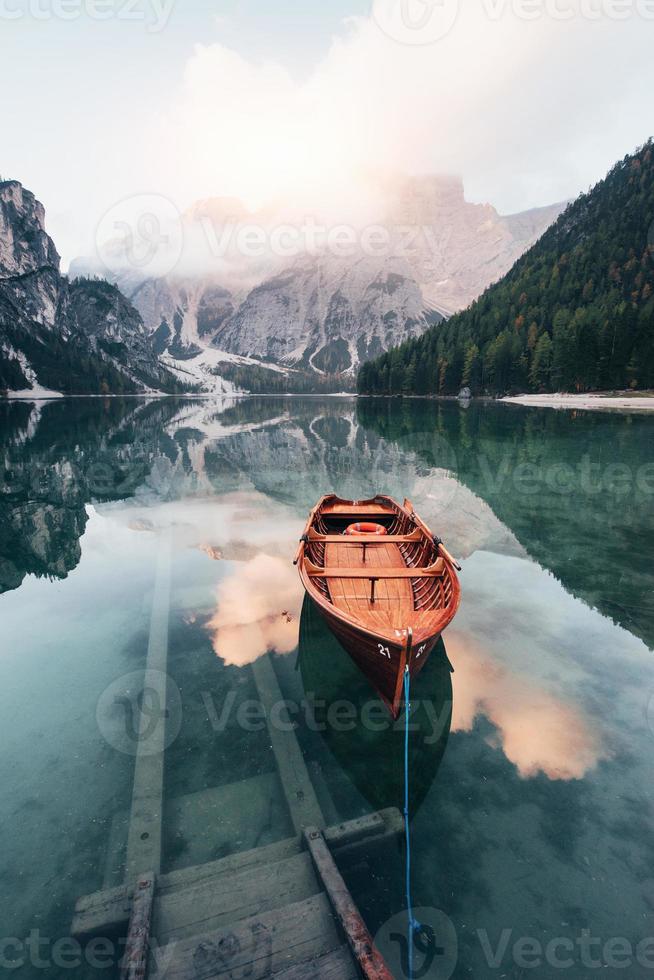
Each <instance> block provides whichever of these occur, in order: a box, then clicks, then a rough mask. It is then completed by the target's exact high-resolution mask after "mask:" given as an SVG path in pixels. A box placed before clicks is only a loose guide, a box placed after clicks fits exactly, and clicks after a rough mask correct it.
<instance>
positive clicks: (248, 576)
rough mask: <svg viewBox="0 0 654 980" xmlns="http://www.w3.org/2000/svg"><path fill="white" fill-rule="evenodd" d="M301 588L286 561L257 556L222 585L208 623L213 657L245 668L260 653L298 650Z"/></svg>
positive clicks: (263, 555)
mask: <svg viewBox="0 0 654 980" xmlns="http://www.w3.org/2000/svg"><path fill="white" fill-rule="evenodd" d="M301 592H302V587H301V585H300V582H299V580H298V575H297V572H296V570H295V568H293V566H292V565H291V563H290V561H289V560H286V561H282V559H281V558H274V557H272V556H270V555H265V554H260V555H257V556H256V558H252V559H251V560H250V561H246V562H244V563H243V564H242V565H240V566H239V567H237V568H236V569H235V571H234V572H233V573H232V574H230V575H228V577H227V578H225V579H223V580H222V581H221V582H220V584H219V586H218V589H217V594H216V599H217V608H216V611H215V613H214V614H213V616H212V617H211V618H210V620H209V622H208V623H207V629H208V630H209V631H210V632H211V635H212V640H213V648H214V650H215V651H216V654H217V655H218V656H219V657H220V658H221V659H222V660H224V662H225V663H226V664H227V665H229V666H236V667H244V666H245V665H246V664H251V663H253V662H254V661H255V660H257V659H258V658H259V657H261V656H263V654H265V653H269V652H271V651H273V650H274V651H275V652H276V653H281V654H283V653H290V652H291V651H292V650H295V648H296V647H297V638H298V613H299V609H300V602H301Z"/></svg>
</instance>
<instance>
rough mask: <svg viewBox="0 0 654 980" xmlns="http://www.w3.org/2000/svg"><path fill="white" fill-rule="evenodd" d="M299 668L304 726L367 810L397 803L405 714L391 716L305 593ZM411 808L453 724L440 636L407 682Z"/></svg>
mask: <svg viewBox="0 0 654 980" xmlns="http://www.w3.org/2000/svg"><path fill="white" fill-rule="evenodd" d="M298 657H299V668H300V672H301V675H302V682H303V684H304V691H305V695H306V697H307V699H308V701H309V703H310V704H311V705H312V712H311V715H312V716H311V719H310V724H311V725H312V726H313V727H314V729H315V730H316V731H317V732H319V733H320V735H321V737H322V739H323V740H324V741H325V743H326V745H327V747H328V749H329V751H330V752H331V753H332V754H333V755H334V757H335V758H336V759H337V760H338V763H339V766H340V767H341V768H342V770H343V771H344V772H346V773H347V774H348V775H349V777H350V778H351V780H352V782H353V784H354V785H355V786H356V788H357V789H358V791H359V792H360V793H361V794H362V795H363V796H364V797H365V799H366V800H367V801H368V803H369V804H370V807H371V809H372V810H381V809H383V808H385V807H389V806H398V805H400V803H401V801H402V800H403V795H404V727H405V714H404V712H403V713H402V714H401V715H400V717H399V719H398V720H397V721H393V719H392V718H391V716H390V715H389V713H388V711H387V709H386V708H385V707H384V705H383V704H382V703H381V701H380V700H379V699H378V698H377V697H376V696H375V694H374V692H373V691H372V689H371V687H370V683H369V681H368V680H367V679H366V677H365V676H364V675H363V674H362V673H361V671H360V670H359V669H358V667H357V666H356V664H355V663H354V662H353V661H352V659H351V657H350V656H349V655H348V654H347V653H346V652H345V651H344V650H343V648H342V647H341V645H340V644H339V643H338V641H337V640H336V638H335V637H334V636H333V634H332V633H331V631H330V630H329V629H328V628H327V625H326V624H325V621H324V619H323V618H322V617H321V616H320V614H319V612H318V610H317V609H316V607H315V605H314V603H313V602H312V601H311V599H310V598H309V597H308V596H305V599H304V603H303V605H302V617H301V620H300V645H299V652H298ZM411 701H412V708H411V713H410V726H411V742H410V754H409V767H410V771H411V795H410V801H409V808H410V813H411V815H413V814H414V813H416V811H417V810H418V809H419V808H420V806H421V804H422V802H423V800H424V798H425V796H426V794H427V792H428V790H429V787H430V786H431V784H432V783H433V781H434V780H435V778H436V774H437V772H438V767H439V765H440V762H441V759H442V758H443V754H444V752H445V748H446V746H447V739H448V736H449V733H450V726H451V722H452V681H451V673H450V663H449V661H448V658H447V654H446V652H445V646H444V643H443V640H442V639H441V640H440V641H439V643H438V644H437V646H436V647H435V649H434V651H433V653H432V654H431V656H430V658H429V660H428V662H427V664H426V666H425V667H424V668H423V670H422V671H421V673H420V674H419V675H418V677H416V679H415V681H414V683H413V685H412V695H411Z"/></svg>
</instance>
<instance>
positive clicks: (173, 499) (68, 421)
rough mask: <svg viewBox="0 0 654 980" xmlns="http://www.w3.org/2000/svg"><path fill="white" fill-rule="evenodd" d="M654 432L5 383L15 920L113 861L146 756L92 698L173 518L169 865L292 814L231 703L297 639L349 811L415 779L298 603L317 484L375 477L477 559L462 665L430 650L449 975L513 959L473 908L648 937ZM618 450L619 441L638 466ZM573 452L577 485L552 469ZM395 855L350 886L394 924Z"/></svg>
mask: <svg viewBox="0 0 654 980" xmlns="http://www.w3.org/2000/svg"><path fill="white" fill-rule="evenodd" d="M651 431H652V420H651V419H648V418H643V417H640V416H639V417H635V416H634V417H630V416H627V417H622V416H607V415H602V416H600V417H596V416H592V415H590V416H589V415H585V416H577V417H576V418H572V417H570V416H569V415H568V414H567V413H561V414H557V413H553V412H539V411H538V410H532V409H521V408H513V407H511V408H507V407H506V406H496V405H479V404H477V403H473V404H472V405H471V406H470V407H469V408H468V410H467V411H465V412H464V411H463V410H462V409H461V408H460V407H459V406H458V405H456V404H450V403H448V404H433V403H429V404H427V403H422V402H405V403H400V402H397V401H393V402H383V403H381V404H376V403H373V402H365V403H361V404H360V405H359V406H357V405H356V404H355V403H354V402H353V401H350V400H336V399H329V400H325V401H322V400H318V399H306V400H298V399H286V400H285V399H251V400H241V401H238V402H235V403H230V402H228V401H227V402H224V403H220V404H219V403H215V404H214V403H209V402H202V403H195V402H193V401H190V400H185V401H175V400H165V401H156V402H152V403H145V402H135V401H132V402H121V401H120V400H119V399H111V400H107V401H103V400H93V401H76V402H63V403H57V404H53V405H45V406H43V407H42V408H41V409H40V410H38V411H37V410H35V409H33V408H32V407H31V406H29V405H25V404H20V405H6V404H0V449H1V451H2V459H3V465H2V467H0V591H3V592H4V593H5V594H4V595H2V596H0V616H1V617H2V628H1V630H0V746H1V749H0V776H1V778H2V784H3V787H4V793H3V794H2V796H1V797H0V825H1V826H2V830H3V841H4V845H5V846H4V849H3V854H2V857H1V858H0V918H1V919H2V921H3V924H5V925H6V930H7V934H18V935H24V934H27V933H28V932H29V929H30V928H31V927H32V926H33V925H34V924H35V923H36V922H38V923H39V924H44V927H45V926H47V928H48V929H49V931H50V934H51V935H56V936H64V935H66V932H65V930H66V929H67V928H68V927H69V923H70V912H71V908H72V905H73V904H74V902H75V900H76V898H77V897H78V896H79V895H80V894H82V893H85V892H89V891H92V890H94V889H96V888H99V887H102V883H103V881H108V882H112V883H115V879H113V878H111V876H110V873H109V871H105V867H107V868H108V867H109V862H108V859H107V851H108V850H111V847H114V849H115V845H116V839H117V838H116V831H115V827H116V826H118V824H117V823H116V820H117V817H116V814H117V812H120V813H122V814H124V813H127V812H128V809H129V803H130V793H131V776H132V769H131V767H132V764H133V760H132V759H131V758H129V759H128V758H127V757H120V758H118V756H117V754H116V752H115V750H113V749H112V748H111V746H110V745H108V744H106V741H103V739H102V738H101V735H100V733H99V732H98V731H97V726H96V722H95V718H96V706H97V702H98V699H99V698H100V697H101V695H102V692H103V691H105V690H106V689H107V688H110V687H111V685H112V684H114V683H115V682H116V680H117V679H119V678H120V677H121V676H130V675H131V674H132V673H133V672H135V671H139V670H142V668H143V665H144V661H145V653H146V650H147V643H148V629H149V623H150V612H151V608H152V591H153V577H154V576H153V569H154V565H155V561H156V554H157V543H158V539H159V538H160V537H161V535H162V533H163V532H166V531H168V530H170V532H171V540H172V547H173V551H172V555H173V567H172V583H171V606H170V653H169V661H168V667H169V671H170V674H171V677H172V678H173V679H174V680H175V683H176V684H177V686H178V688H179V690H180V691H181V693H182V699H183V719H182V728H181V732H180V734H179V736H178V738H177V739H176V740H175V742H174V743H173V744H172V745H171V746H170V748H169V750H168V752H167V755H166V781H165V782H166V794H167V798H169V801H170V803H171V807H172V812H173V813H174V814H176V816H175V818H174V820H172V822H171V824H170V829H169V837H168V839H167V840H166V843H165V852H166V853H165V861H166V866H167V867H171V868H172V867H186V866H187V865H188V864H189V863H193V862H194V861H198V860H208V859H212V858H215V857H217V856H221V855H222V854H223V853H227V852H228V850H229V848H231V847H233V846H235V845H234V841H236V842H237V846H239V847H241V846H243V847H245V846H254V845H255V844H256V843H257V842H258V841H260V840H264V841H270V840H278V839H279V838H280V836H284V835H285V834H287V833H290V831H289V830H288V815H287V814H286V811H285V803H284V799H283V794H282V793H281V790H280V788H279V785H278V783H279V779H278V777H277V774H276V772H275V760H274V757H273V753H272V750H271V744H270V737H269V732H268V729H267V727H266V723H265V721H264V722H262V727H257V729H256V730H255V731H252V730H250V729H247V730H246V729H245V728H244V727H243V725H242V724H241V723H240V722H239V717H241V715H239V710H240V709H241V710H242V712H243V716H246V715H247V711H246V709H247V708H248V705H249V703H250V702H251V701H253V700H256V699H257V697H258V694H257V687H256V684H255V681H254V675H255V671H256V667H253V664H254V663H258V664H259V665H261V663H262V661H261V657H262V656H264V655H265V654H266V653H267V651H269V650H274V651H275V653H276V654H282V656H274V657H273V661H274V669H275V672H276V675H277V677H278V679H279V684H280V687H281V689H282V693H283V695H284V697H285V698H287V697H288V698H289V699H291V700H293V701H294V703H297V704H300V703H301V702H302V700H303V699H306V697H307V695H308V694H311V693H313V694H314V695H315V700H316V701H318V702H321V701H322V702H324V706H323V708H321V707H320V704H318V707H317V709H316V710H317V712H318V718H319V720H320V718H321V717H322V721H323V722H325V723H326V724H322V725H318V726H316V725H314V728H313V730H312V729H311V728H309V727H308V725H307V723H305V721H304V716H303V715H302V717H298V729H297V736H298V739H299V740H300V743H301V746H302V750H303V752H304V755H305V759H306V761H307V765H308V767H309V768H310V770H311V773H312V775H314V773H315V772H316V771H317V772H318V774H319V776H320V780H322V783H323V784H325V786H326V791H325V797H327V796H328V795H329V796H331V798H332V799H333V801H334V802H335V806H336V808H337V810H338V812H337V813H336V814H335V815H333V819H336V818H337V817H345V816H347V817H349V816H356V815H359V814H360V813H362V812H367V811H368V810H370V809H372V808H377V807H382V806H389V805H401V801H402V786H401V775H402V751H401V750H402V745H401V742H402V739H401V734H399V733H397V732H394V731H391V730H388V729H386V730H385V731H379V732H378V731H375V730H373V729H372V728H370V727H369V725H368V726H366V724H364V723H363V721H362V716H363V712H364V709H365V708H366V706H367V705H369V704H370V703H371V702H374V698H373V697H372V692H371V690H370V688H369V686H368V684H367V683H366V681H365V679H363V678H362V677H361V676H360V675H358V672H357V669H356V667H355V666H354V664H352V662H351V660H350V659H349V657H347V655H346V654H344V653H343V651H342V650H341V649H340V647H338V644H337V641H336V640H335V639H334V638H333V636H332V634H331V633H330V632H329V631H328V630H327V629H326V627H325V626H324V624H323V623H322V621H321V620H319V619H315V617H314V618H313V620H312V617H311V611H310V610H308V609H307V608H306V606H305V607H304V610H303V612H302V613H301V602H302V593H301V589H300V585H299V580H298V579H297V578H296V573H295V571H294V569H293V568H292V566H291V564H290V560H291V557H292V554H293V552H294V550H295V546H296V543H297V537H298V535H299V533H300V532H301V528H302V526H303V524H304V522H305V520H306V514H307V512H308V510H309V509H310V507H311V506H313V504H314V503H315V501H316V499H317V498H318V497H319V496H320V495H321V494H322V493H323V492H326V491H332V490H333V491H336V492H339V493H341V494H342V495H344V496H347V497H352V498H359V497H365V496H369V495H371V491H372V492H373V493H374V492H377V491H382V490H383V491H386V492H389V493H392V494H394V495H396V496H400V497H402V496H403V495H404V494H405V493H406V494H407V495H408V496H409V497H411V498H412V499H413V502H414V504H415V506H416V508H417V509H418V510H419V512H420V513H421V514H423V515H424V517H425V519H426V520H427V521H428V522H429V523H430V524H431V525H432V526H434V528H435V529H438V530H439V531H440V532H441V533H442V534H443V536H444V537H446V539H447V543H448V545H450V546H451V550H453V551H454V552H456V553H457V554H458V555H459V556H461V557H462V558H464V559H465V561H464V572H463V576H462V579H463V586H464V601H463V604H462V607H461V611H460V614H459V617H458V618H457V621H456V624H455V625H454V627H453V629H452V631H450V632H448V634H447V636H446V642H447V653H448V656H449V657H450V659H451V661H452V663H453V664H454V666H455V668H456V673H455V674H454V676H453V678H451V677H450V675H449V671H448V670H447V664H446V661H445V655H444V654H443V656H442V657H441V656H440V655H439V656H436V655H435V656H434V657H433V658H432V661H430V672H426V673H425V674H424V676H423V677H421V681H422V682H424V689H421V690H420V691H419V699H420V701H421V702H422V706H423V708H424V715H423V717H422V720H421V721H420V725H421V729H420V733H421V737H420V739H418V738H416V739H415V740H414V742H413V744H412V752H413V753H414V754H413V757H412V772H413V774H414V796H413V799H412V816H413V832H414V846H415V854H416V863H415V878H416V900H417V901H419V902H420V903H421V904H423V905H425V906H431V907H436V908H442V909H444V910H445V911H446V912H447V914H448V915H449V916H450V917H451V918H452V919H453V921H454V923H455V926H456V928H457V932H458V935H459V939H460V950H461V952H460V962H459V967H458V974H455V975H460V976H469V975H473V976H475V977H480V978H485V977H487V976H495V975H501V973H502V972H504V973H506V974H507V975H508V976H511V975H513V974H514V973H515V969H514V967H515V964H513V963H512V962H511V961H510V960H505V961H503V962H502V964H501V969H500V971H499V973H497V971H495V972H493V971H492V970H490V968H489V967H488V964H487V963H486V961H485V960H484V958H483V955H482V953H481V951H480V947H479V944H478V942H477V941H476V939H475V935H476V933H475V930H477V929H487V930H488V931H489V936H490V941H491V942H492V944H493V946H494V947H496V946H497V943H498V942H499V938H500V937H501V934H502V930H503V929H505V928H509V929H511V930H513V936H514V938H518V937H519V936H537V937H540V938H541V939H542V938H543V937H549V936H552V935H559V934H563V935H565V936H569V937H571V938H572V939H573V940H575V939H576V937H577V936H578V935H579V933H580V931H581V930H583V929H585V928H590V929H593V930H594V931H595V932H596V933H597V934H599V935H601V936H602V937H603V938H604V939H605V940H608V939H610V937H611V936H614V935H625V936H629V937H630V938H631V939H633V940H634V941H635V942H637V941H640V940H641V939H643V938H644V936H645V934H646V932H647V931H651V929H649V927H648V925H647V923H648V922H649V921H650V918H651V911H652V907H653V905H652V902H653V897H652V896H653V895H654V891H653V890H652V873H651V868H652V866H653V865H654V845H653V844H652V841H654V833H653V831H654V825H653V821H652V809H651V797H652V775H651V754H652V746H654V733H653V731H652V727H653V726H654V723H651V713H650V715H649V716H648V706H649V705H650V703H651V701H652V695H653V694H654V662H653V661H652V657H651V651H650V650H648V646H647V645H649V646H652V645H653V643H654V605H653V599H654V595H653V592H652V577H651V571H650V565H651V554H652V550H653V549H654V523H653V522H654V508H653V507H652V506H651V504H652V495H651V494H648V490H647V484H646V479H645V477H646V469H644V468H646V467H647V466H648V465H649V464H650V457H651V446H652V439H651ZM430 433H434V434H435V438H433V439H431V438H430ZM611 463H620V464H621V465H623V466H625V467H627V470H624V472H623V479H622V482H621V489H620V487H619V486H617V485H614V483H612V482H611V481H612V480H614V478H615V476H616V473H615V472H614V473H613V475H611V473H610V471H609V470H608V467H609V464H611ZM524 464H529V466H535V467H536V468H535V470H533V469H532V470H524V469H522V470H521V469H520V468H521V467H523V466H524ZM559 464H564V465H565V466H566V467H568V469H567V470H564V471H562V470H560V469H559V470H558V472H559V473H561V472H563V474H564V476H565V479H566V480H568V481H569V480H572V481H575V480H576V483H574V482H573V483H572V484H571V486H572V491H570V490H568V491H566V492H559V490H557V489H556V487H555V483H556V481H555V480H554V481H553V476H552V474H553V472H554V469H553V468H554V467H556V466H559ZM598 465H599V466H600V470H599V471H597V468H596V467H597V466H598ZM589 466H590V467H591V469H590V470H589V469H588V467H589ZM588 474H590V477H589V475H588ZM525 475H526V476H527V477H528V479H527V480H526V483H525ZM638 476H640V478H641V479H640V480H638V479H633V477H638ZM625 477H626V478H628V479H625ZM589 479H590V482H589ZM598 479H599V480H600V484H598V483H597V481H598ZM629 479H630V480H631V482H629ZM598 486H599V487H600V492H597V488H598ZM553 487H554V488H553ZM534 488H535V492H534ZM47 579H55V580H56V581H51V582H50V581H47ZM35 613H37V614H35ZM300 617H301V622H300ZM299 629H301V644H300V650H299V665H298V666H299V669H298V670H297V671H296V670H295V669H294V668H295V664H296V657H295V645H296V643H297V636H298V630H299ZM643 640H644V641H645V642H643ZM441 652H442V651H441ZM342 700H346V701H347V700H350V701H351V702H352V705H353V706H354V708H355V727H354V729H352V728H350V730H348V731H345V730H340V728H341V727H342V726H341V725H340V724H339V723H338V721H337V723H336V724H333V723H332V722H333V718H332V719H331V720H330V718H329V717H325V714H326V713H328V710H329V706H330V705H332V706H333V705H334V704H338V702H339V701H342ZM321 712H322V716H321ZM648 717H649V719H650V723H648ZM375 720H376V719H375V715H374V711H373V713H372V721H373V725H374V723H375ZM439 725H440V727H439ZM316 728H317V729H318V730H316ZM425 733H427V734H425ZM434 735H435V737H434ZM422 736H424V737H422ZM53 746H55V748H53ZM320 780H317V784H318V782H320ZM241 784H242V785H241ZM325 786H323V789H325ZM274 787H276V789H275V788H274ZM271 792H273V793H274V794H275V795H274V797H273V807H272V809H271V807H270V799H271ZM321 792H322V790H321ZM321 799H322V797H321ZM179 801H182V802H179ZM326 812H327V811H326ZM285 814H286V815H285ZM223 817H224V819H223ZM219 820H222V823H219ZM175 821H176V822H175ZM228 824H229V826H228ZM262 834H263V836H261V835H262ZM35 842H36V843H35ZM386 857H387V856H386V855H385V856H384V859H383V860H382V861H379V862H378V863H377V864H375V863H374V862H373V865H372V870H369V871H367V872H366V873H365V874H362V876H361V888H360V891H359V892H358V898H359V900H360V902H361V905H362V907H363V908H364V910H365V911H366V912H368V913H369V914H370V916H371V918H372V920H374V919H375V917H377V919H378V920H379V923H381V921H384V919H385V918H388V917H390V916H391V915H392V914H394V913H395V912H397V911H398V909H399V908H400V907H401V901H402V899H401V895H399V894H397V893H396V892H393V891H392V889H391V888H390V886H389V888H388V890H385V889H386V884H387V883H386V884H384V883H383V882H381V881H380V874H381V868H380V865H381V864H385V863H386ZM114 864H115V866H116V867H118V868H119V870H120V860H118V861H117V862H114ZM112 866H113V865H112ZM392 876H396V873H395V869H394V870H393V872H392ZM398 876H399V877H397V880H398V881H400V884H401V871H400V872H398ZM393 880H395V877H393ZM616 895H618V896H619V901H616ZM379 923H377V924H379ZM375 925H376V923H375V921H371V926H372V927H373V928H374V927H375ZM42 973H43V971H41V974H42ZM623 973H624V971H622V974H619V973H616V971H611V970H608V969H607V970H604V971H603V976H612V975H614V974H615V975H616V976H617V975H623ZM36 975H37V974H34V973H32V974H30V973H29V971H27V972H26V973H24V976H26V977H27V976H29V977H30V980H32V976H34V977H36ZM52 975H53V977H54V976H57V975H56V974H55V973H53V974H52ZM569 975H570V976H574V977H575V978H576V977H581V976H584V975H585V974H584V972H583V971H582V970H581V969H579V970H575V969H573V970H571V971H570V972H569ZM630 975H633V976H637V975H638V973H637V972H632V973H630ZM17 976H21V974H17ZM21 980H22V976H21ZM57 980H59V978H57Z"/></svg>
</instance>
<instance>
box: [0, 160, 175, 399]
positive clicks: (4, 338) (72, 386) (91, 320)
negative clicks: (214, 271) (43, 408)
mask: <svg viewBox="0 0 654 980" xmlns="http://www.w3.org/2000/svg"><path fill="white" fill-rule="evenodd" d="M3 390H4V391H8V392H20V393H25V394H26V395H29V394H31V393H33V394H35V395H36V394H41V395H43V394H49V395H53V394H58V393H69V394H93V393H101V392H112V393H117V392H143V391H153V390H155V391H169V392H170V391H180V390H183V387H182V385H181V384H180V383H179V381H178V380H177V379H176V378H175V377H174V376H173V375H172V374H171V373H170V372H169V371H168V370H167V369H166V368H165V367H163V366H162V365H161V364H160V363H159V361H158V358H157V355H156V353H155V350H154V347H153V344H152V339H151V337H150V336H149V334H148V331H147V330H146V329H145V326H144V324H143V320H142V318H141V316H140V314H139V313H138V312H137V310H136V309H135V308H134V307H133V306H132V305H131V304H130V303H129V302H128V301H127V300H126V299H125V297H124V296H122V295H121V293H120V292H119V290H118V289H117V288H116V287H115V286H113V285H110V284H109V283H108V282H105V281H94V280H91V279H81V280H77V281H75V282H72V283H71V282H70V281H69V280H68V279H67V278H66V277H65V276H62V275H61V272H60V263H59V255H58V254H57V250H56V248H55V246H54V243H53V241H52V239H51V238H50V237H49V236H48V234H47V232H46V230H45V213H44V209H43V206H42V205H41V204H40V202H39V201H37V200H36V198H35V197H34V195H33V194H32V193H31V192H30V191H27V190H25V188H24V187H23V186H22V185H21V184H20V183H19V182H18V181H15V180H11V181H2V182H0V391H3Z"/></svg>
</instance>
